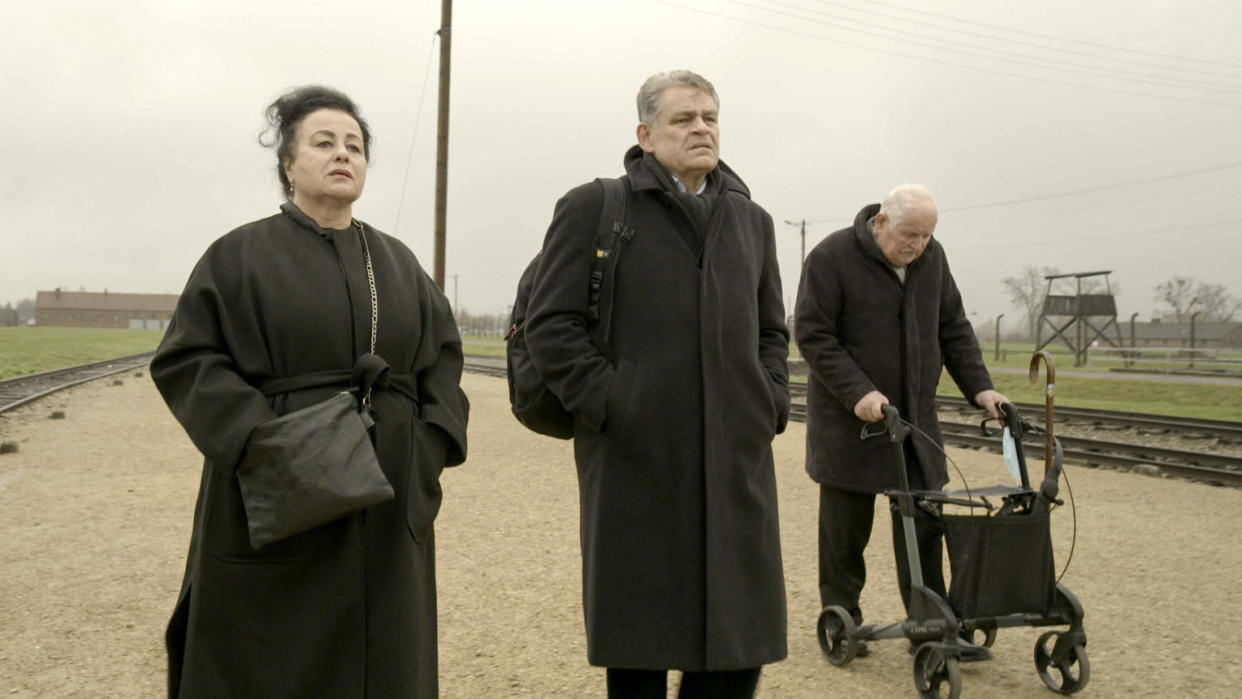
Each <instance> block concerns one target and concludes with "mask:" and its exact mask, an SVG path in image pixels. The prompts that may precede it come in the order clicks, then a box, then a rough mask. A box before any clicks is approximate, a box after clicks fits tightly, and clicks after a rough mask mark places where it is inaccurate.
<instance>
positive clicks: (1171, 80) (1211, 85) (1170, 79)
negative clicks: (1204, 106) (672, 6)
mask: <svg viewBox="0 0 1242 699" xmlns="http://www.w3.org/2000/svg"><path fill="white" fill-rule="evenodd" d="M726 1H727V2H732V3H734V4H737V5H743V6H745V7H751V8H754V9H757V10H761V11H763V12H770V13H773V14H781V15H785V16H788V17H793V18H795V19H802V20H805V21H809V22H814V23H816V24H823V25H825V26H830V27H835V28H837V29H842V30H845V31H852V32H857V33H861V34H870V35H872V36H875V34H872V33H871V32H868V31H865V30H861V29H854V28H851V27H844V26H841V25H838V24H833V23H831V22H824V21H821V20H816V19H812V18H810V17H806V16H804V15H799V14H792V13H787V12H782V11H779V10H773V9H770V8H766V7H762V6H760V5H755V4H752V3H748V2H741V0H726ZM766 2H768V3H769V4H774V5H779V6H782V7H788V8H792V9H796V10H799V11H802V12H811V13H813V14H817V15H821V16H824V17H831V18H833V19H836V20H840V21H843V22H850V23H852V24H859V25H862V26H864V27H873V28H876V29H879V30H880V31H884V32H892V33H895V34H902V35H906V36H913V37H918V38H920V39H929V40H932V41H939V42H945V43H950V42H951V41H953V40H951V39H944V38H941V37H938V36H931V35H928V34H922V33H919V32H912V31H907V30H904V29H895V28H892V27H887V26H885V25H883V24H877V23H875V22H866V21H863V20H859V19H854V18H851V17H844V16H842V15H838V14H833V13H831V12H823V11H820V10H814V9H810V8H805V7H802V6H800V5H793V4H791V3H787V2H780V1H779V0H766ZM851 9H853V8H851ZM856 11H858V12H865V11H863V10H856ZM867 14H875V13H867ZM879 16H880V17H888V18H892V19H897V20H898V21H901V22H907V23H910V24H914V25H916V26H923V27H930V28H933V29H943V30H946V31H951V32H956V33H959V34H966V35H970V36H978V37H982V38H984V39H987V40H989V41H999V42H1004V43H1006V44H1019V45H1024V46H1031V47H1034V48H1037V49H1040V50H1043V51H1058V52H1063V53H1069V54H1074V55H1078V56H1086V57H1089V58H1093V59H1097V60H1109V61H1122V62H1126V63H1133V64H1136V65H1139V66H1142V67H1144V68H1148V69H1155V70H1180V71H1183V72H1198V73H1203V74H1206V75H1213V76H1217V77H1226V78H1232V79H1234V80H1236V79H1238V77H1239V76H1232V75H1224V74H1221V73H1215V72H1211V71H1204V70H1201V69H1197V68H1179V67H1176V66H1172V67H1165V66H1153V65H1151V64H1150V63H1144V62H1142V61H1133V60H1129V59H1124V58H1112V57H1109V56H1100V55H1098V54H1093V53H1088V52H1085V51H1075V50H1073V49H1063V48H1059V47H1052V46H1045V45H1042V44H1037V43H1034V42H1029V41H1021V40H1018V39H1011V38H1003V37H997V36H989V35H987V34H983V33H982V32H972V31H969V30H963V29H958V28H954V27H944V26H940V25H931V24H926V23H923V22H919V21H915V20H908V19H902V18H897V17H892V15H886V14H880V15H879ZM883 38H892V37H887V36H885V37H883ZM911 43H915V44H916V45H919V46H927V44H921V43H918V42H911ZM929 48H935V49H940V50H945V51H952V52H955V53H964V54H966V55H971V56H981V55H982V56H983V57H985V58H987V57H990V58H996V57H993V56H987V55H984V54H979V53H975V52H971V51H964V50H962V49H958V48H955V47H953V46H952V45H950V46H930V47H929ZM972 48H978V49H981V50H984V51H994V52H996V53H1000V54H1002V55H1010V56H1016V57H1018V58H1019V59H1031V60H1034V61H1045V62H1047V63H1051V64H1060V65H1068V66H1073V67H1071V68H1068V69H1066V70H1069V71H1070V72H1075V73H1085V72H1088V71H1100V72H1108V73H1113V74H1116V75H1118V76H1121V75H1131V76H1138V78H1153V79H1156V80H1160V81H1165V82H1161V83H1155V84H1161V85H1164V86H1166V87H1183V85H1182V83H1195V84H1198V85H1203V86H1206V87H1205V89H1214V90H1216V91H1222V92H1233V93H1238V92H1242V91H1239V90H1233V89H1229V88H1227V87H1226V86H1224V85H1222V84H1221V83H1218V82H1208V81H1203V80H1195V79H1192V78H1186V77H1183V76H1164V75H1153V74H1151V73H1144V72H1139V71H1134V70H1127V69H1125V68H1117V67H1112V66H1099V67H1088V66H1084V65H1083V64H1082V62H1081V60H1079V61H1075V60H1059V59H1056V58H1045V57H1042V56H1033V55H1031V54H1026V53H1018V52H1015V51H1010V50H1006V49H1003V48H994V47H990V46H973V47H972ZM999 60H1006V61H1008V62H1016V63H1020V64H1023V65H1034V64H1030V63H1028V62H1026V61H1023V60H1014V59H1004V58H1001V59H999ZM1040 67H1044V66H1040ZM1132 79H1133V78H1132ZM1137 81H1138V82H1147V80H1142V79H1139V80H1137Z"/></svg>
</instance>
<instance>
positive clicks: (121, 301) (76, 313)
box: [35, 289, 177, 330]
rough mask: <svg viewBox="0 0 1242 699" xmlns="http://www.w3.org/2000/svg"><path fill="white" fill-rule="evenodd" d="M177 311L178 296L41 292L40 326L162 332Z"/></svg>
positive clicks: (37, 305) (37, 313)
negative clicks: (174, 311) (175, 310)
mask: <svg viewBox="0 0 1242 699" xmlns="http://www.w3.org/2000/svg"><path fill="white" fill-rule="evenodd" d="M176 307H177V294H115V293H110V292H108V291H106V290H105V291H102V292H95V291H61V290H60V289H56V290H54V291H40V292H38V293H37V294H35V318H36V319H38V324H39V325H50V326H54V327H68V328H129V329H131V330H163V329H164V328H167V327H168V321H169V320H170V319H172V314H173V310H174V309H175V308H176Z"/></svg>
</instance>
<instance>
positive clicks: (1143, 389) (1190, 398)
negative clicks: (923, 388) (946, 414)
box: [939, 363, 1242, 421]
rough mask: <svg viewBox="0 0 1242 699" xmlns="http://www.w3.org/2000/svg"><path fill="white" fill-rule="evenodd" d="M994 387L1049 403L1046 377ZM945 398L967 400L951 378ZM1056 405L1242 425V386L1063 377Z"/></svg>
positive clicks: (942, 389) (998, 379)
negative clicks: (1045, 397)
mask: <svg viewBox="0 0 1242 699" xmlns="http://www.w3.org/2000/svg"><path fill="white" fill-rule="evenodd" d="M1072 366H1073V364H1072V363H1071V367H1072ZM992 382H993V383H994V384H996V390H998V391H1000V392H1001V393H1004V394H1005V396H1006V397H1008V398H1009V399H1010V400H1012V401H1014V402H1016V403H1038V404H1042V403H1043V402H1044V379H1043V374H1042V373H1041V375H1040V379H1039V383H1038V384H1034V383H1031V382H1029V381H1028V380H1027V377H1026V376H1022V375H1015V374H993V376H992ZM939 393H940V394H941V395H952V396H959V395H961V393H960V392H959V391H958V390H957V386H956V385H954V384H953V380H952V379H950V378H949V376H948V374H947V373H946V374H944V375H942V376H941V378H940V386H939ZM1054 401H1055V404H1056V405H1063V406H1067V407H1068V406H1073V407H1076V408H1095V409H1098V410H1126V411H1129V412H1133V413H1152V414H1156V415H1179V416H1182V417H1198V418H1210V419H1213V420H1234V421H1242V386H1223V385H1213V384H1191V383H1185V384H1182V383H1151V382H1145V381H1134V380H1126V379H1093V378H1081V377H1077V376H1063V375H1062V376H1058V377H1057V381H1056V395H1055V396H1054Z"/></svg>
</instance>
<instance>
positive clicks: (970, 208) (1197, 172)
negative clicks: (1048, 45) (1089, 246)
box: [807, 162, 1242, 224]
mask: <svg viewBox="0 0 1242 699" xmlns="http://www.w3.org/2000/svg"><path fill="white" fill-rule="evenodd" d="M1238 167H1242V162H1237V163H1226V164H1225V165H1216V166H1212V167H1207V168H1200V169H1197V170H1187V171H1184V172H1176V173H1173V174H1170V175H1160V176H1156V177H1147V178H1142V179H1136V180H1126V181H1123V182H1114V183H1112V184H1105V185H1097V186H1094V187H1085V188H1083V189H1076V190H1072V191H1068V192H1058V193H1055V194H1041V195H1037V196H1033V197H1026V198H1023V199H1009V200H1006V201H997V202H989V203H985V204H971V205H968V206H954V207H950V208H947V209H940V213H942V214H943V213H951V212H959V211H977V210H979V209H992V208H998V207H1002V206H1010V205H1013V204H1026V203H1031V202H1037V201H1045V200H1048V199H1059V198H1062V197H1072V196H1077V195H1080V194H1092V193H1095V192H1102V191H1106V190H1109V189H1121V188H1123V187H1130V186H1134V185H1138V184H1151V183H1152V182H1164V181H1167V180H1176V179H1181V178H1183V177H1192V176H1194V175H1203V174H1207V173H1209V172H1219V171H1221V170H1231V169H1234V168H1238ZM1191 194H1195V193H1194V192H1190V193H1187V192H1182V193H1178V194H1168V195H1158V196H1154V197H1148V198H1147V199H1144V200H1143V201H1150V200H1152V199H1167V198H1172V197H1181V196H1189V195H1191ZM1128 203H1135V202H1133V201H1130V202H1111V203H1108V204H1100V205H1097V206H1092V207H1079V208H1075V209H1069V211H1082V210H1084V209H1092V208H1103V207H1108V206H1120V205H1123V204H1128ZM850 221H852V219H850V220H846V219H839V218H820V219H815V220H808V221H807V223H808V224H817V223H831V224H845V223H849V222H850Z"/></svg>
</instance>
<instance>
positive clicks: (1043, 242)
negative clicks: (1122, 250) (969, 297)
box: [970, 219, 1242, 250]
mask: <svg viewBox="0 0 1242 699" xmlns="http://www.w3.org/2000/svg"><path fill="white" fill-rule="evenodd" d="M1237 224H1242V219H1232V220H1229V221H1212V222H1210V223H1192V224H1189V225H1185V226H1172V227H1169V228H1150V229H1147V230H1142V231H1126V232H1124V233H1110V234H1108V235H1096V236H1082V235H1076V236H1074V237H1073V238H1053V239H1040V240H1030V241H1026V242H1008V241H1007V242H1004V243H996V244H994V245H988V244H984V245H972V246H970V249H971V250H995V249H999V248H1005V249H1009V248H1031V247H1043V246H1048V245H1061V244H1064V243H1081V242H1087V241H1096V240H1119V239H1122V238H1133V237H1135V236H1144V235H1156V234H1161V233H1176V232H1179V231H1193V230H1198V229H1200V228H1215V227H1217V226H1232V225H1237Z"/></svg>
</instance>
